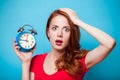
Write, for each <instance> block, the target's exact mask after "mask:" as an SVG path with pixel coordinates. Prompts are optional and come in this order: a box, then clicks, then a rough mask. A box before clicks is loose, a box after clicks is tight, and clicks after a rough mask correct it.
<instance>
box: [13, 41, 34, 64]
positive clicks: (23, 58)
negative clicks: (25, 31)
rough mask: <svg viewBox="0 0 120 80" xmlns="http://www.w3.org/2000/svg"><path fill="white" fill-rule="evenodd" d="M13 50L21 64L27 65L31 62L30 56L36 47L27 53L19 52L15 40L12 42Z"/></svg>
mask: <svg viewBox="0 0 120 80" xmlns="http://www.w3.org/2000/svg"><path fill="white" fill-rule="evenodd" d="M13 48H14V51H15V53H16V55H17V56H18V57H19V59H20V60H21V61H22V62H23V63H29V62H31V59H32V54H33V52H34V50H35V49H36V46H35V47H34V48H33V49H32V50H31V51H29V52H22V51H20V50H19V49H20V47H19V46H18V45H17V43H16V40H14V43H13Z"/></svg>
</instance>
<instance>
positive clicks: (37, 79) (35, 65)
mask: <svg viewBox="0 0 120 80" xmlns="http://www.w3.org/2000/svg"><path fill="white" fill-rule="evenodd" d="M46 55H47V53H45V54H39V55H36V56H35V57H33V59H32V62H31V68H30V71H31V72H33V73H34V80H83V77H84V75H85V73H86V72H87V71H88V69H86V67H85V57H84V58H82V59H80V61H81V63H82V66H83V69H84V72H83V73H82V74H81V75H80V76H79V78H78V77H77V78H75V77H72V76H70V75H69V74H68V73H67V72H65V71H64V70H60V71H57V72H56V73H54V74H52V75H48V74H46V73H45V72H44V69H43V63H44V60H45V57H46Z"/></svg>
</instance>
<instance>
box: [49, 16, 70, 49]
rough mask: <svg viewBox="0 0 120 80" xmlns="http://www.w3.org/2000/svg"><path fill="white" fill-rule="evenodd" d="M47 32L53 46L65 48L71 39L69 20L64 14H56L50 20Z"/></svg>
mask: <svg viewBox="0 0 120 80" xmlns="http://www.w3.org/2000/svg"><path fill="white" fill-rule="evenodd" d="M47 34H48V37H49V39H50V42H51V44H52V48H54V49H56V50H65V48H66V47H67V45H68V43H69V39H70V25H69V23H68V20H67V19H66V18H65V17H64V16H62V15H57V16H55V17H54V18H53V19H52V20H51V22H50V26H49V29H48V32H47Z"/></svg>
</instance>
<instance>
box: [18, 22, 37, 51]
mask: <svg viewBox="0 0 120 80" xmlns="http://www.w3.org/2000/svg"><path fill="white" fill-rule="evenodd" d="M17 32H18V34H17V36H16V42H17V44H18V46H19V47H20V49H19V50H20V51H22V52H29V51H31V50H32V49H33V48H34V47H35V46H36V39H35V35H37V32H36V31H35V30H34V29H33V27H32V26H31V25H28V24H26V25H23V26H22V27H20V28H19V29H18V31H17Z"/></svg>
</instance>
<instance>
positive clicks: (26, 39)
mask: <svg viewBox="0 0 120 80" xmlns="http://www.w3.org/2000/svg"><path fill="white" fill-rule="evenodd" d="M28 36H29V35H28V34H27V37H26V42H28Z"/></svg>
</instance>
